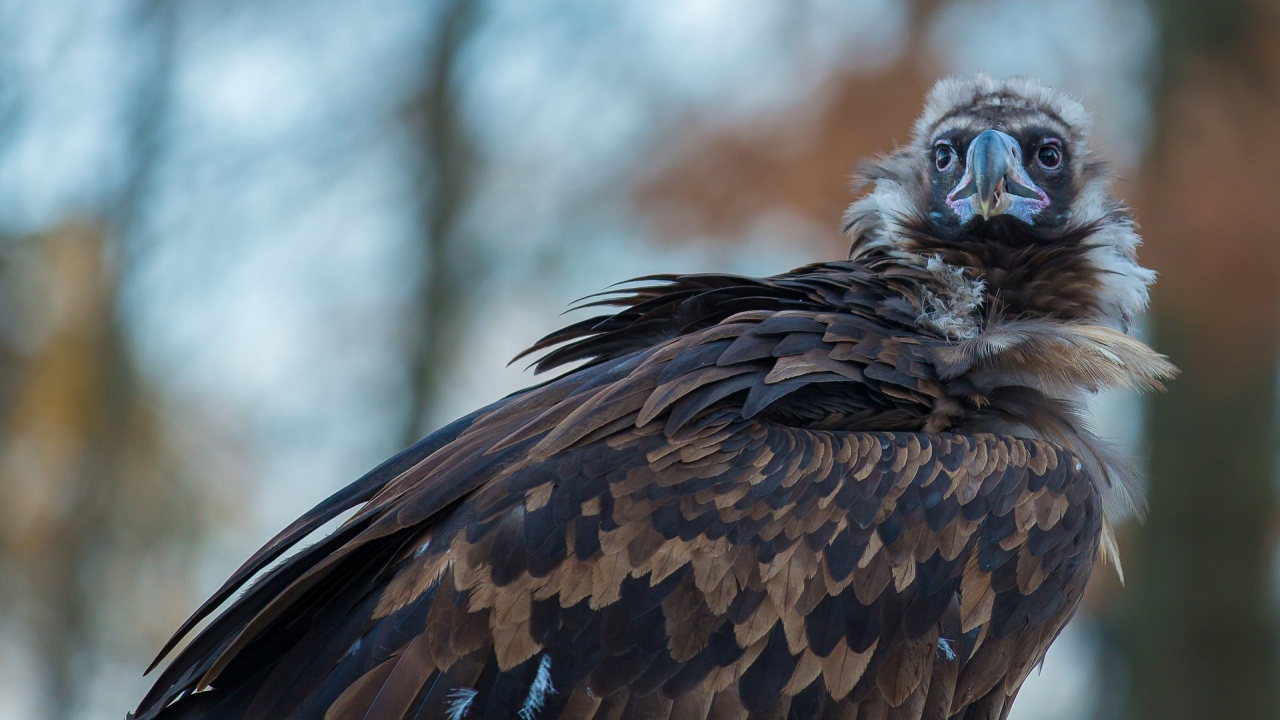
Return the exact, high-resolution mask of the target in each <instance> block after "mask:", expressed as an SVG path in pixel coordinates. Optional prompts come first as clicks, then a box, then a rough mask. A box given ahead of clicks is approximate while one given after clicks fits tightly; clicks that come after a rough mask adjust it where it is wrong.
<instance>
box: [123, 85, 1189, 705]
mask: <svg viewBox="0 0 1280 720" xmlns="http://www.w3.org/2000/svg"><path fill="white" fill-rule="evenodd" d="M1089 130H1090V119H1089V115H1088V114H1087V113H1086V111H1085V110H1084V108H1083V107H1082V106H1081V105H1080V103H1078V102H1077V101H1075V100H1074V99H1072V98H1070V97H1068V96H1066V95H1064V94H1061V93H1059V92H1057V91H1055V90H1052V89H1050V88H1048V87H1045V86H1044V85H1042V84H1040V83H1038V82H1036V81H1033V80H1029V79H1024V78H1011V79H997V78H992V77H989V76H986V75H979V76H976V77H969V78H959V79H957V78H952V79H946V80H943V81H941V82H939V83H938V84H937V85H936V86H935V87H934V88H933V90H932V91H931V92H930V93H929V95H928V97H927V99H926V102H925V107H924V111H923V114H922V115H921V116H920V118H919V120H918V121H917V122H916V123H915V125H914V128H913V129H912V134H911V139H910V142H909V143H908V144H906V145H904V146H901V147H900V148H898V149H897V150H895V151H894V152H892V153H891V154H888V155H886V156H883V157H880V158H879V159H877V160H875V161H873V162H871V163H869V164H868V165H866V166H865V167H864V168H863V169H862V170H861V171H860V177H861V178H862V179H863V180H864V181H865V182H864V185H863V188H864V194H863V195H862V197H860V198H859V199H857V200H856V201H855V202H854V203H853V205H852V206H851V207H850V208H849V210H848V211H847V213H846V215H845V217H844V223H843V226H844V229H845V231H846V233H847V235H848V236H849V239H850V242H851V251H850V253H849V259H847V260H842V261H835V262H824V263H818V264H813V265H808V266H806V267H801V268H799V269H796V270H793V271H791V272H787V273H783V274H780V275H775V276H772V277H764V278H753V277H740V276H736V275H720V274H696V275H663V276H652V277H647V278H641V279H639V280H638V281H634V282H633V283H632V284H631V285H627V286H623V287H622V289H617V290H614V291H610V292H606V293H605V294H603V295H599V296H594V297H593V298H591V299H590V300H591V301H590V302H588V303H587V305H588V306H591V307H596V308H602V310H597V311H596V312H599V313H601V314H599V315H598V316H596V317H591V318H590V319H586V320H583V321H581V322H577V323H575V324H572V325H569V326H567V327H565V328H564V329H562V330H559V331H557V332H554V333H552V334H551V335H549V336H547V337H546V338H544V339H542V340H541V341H540V342H538V343H537V344H536V345H535V346H534V347H533V348H531V349H530V350H529V351H527V352H531V353H537V354H538V356H539V357H540V359H539V360H538V361H537V363H536V367H537V369H538V370H539V371H545V370H551V369H557V368H559V369H560V374H559V375H558V376H557V377H555V378H554V379H551V380H548V381H546V382H544V383H542V384H540V385H536V386H534V387H532V388H529V389H527V390H523V391H521V392H517V393H515V394H513V395H511V396H509V397H506V398H504V399H502V400H499V401H498V402H496V403H494V404H492V405H490V406H488V407H485V408H483V409H481V410H478V411H476V412H474V413H472V414H470V415H467V416H466V417H463V418H461V419H459V420H457V421H455V422H453V423H452V424H450V425H448V426H446V427H444V428H442V429H440V430H438V431H436V432H434V433H432V434H430V435H428V436H427V437H425V438H423V439H422V440H420V441H418V442H417V443H416V444H414V445H413V446H411V447H409V448H408V449H406V450H404V451H402V452H401V453H400V454H398V455H396V456H394V457H392V458H391V459H389V460H387V461H386V462H385V463H383V464H382V465H380V466H378V467H377V468H375V469H374V470H372V471H370V472H369V473H368V474H367V475H365V476H364V477H362V478H360V479H359V480H357V481H356V482H354V483H353V484H351V485H350V486H348V487H346V488H345V489H343V490H340V491H339V492H337V493H336V494H334V495H333V496H332V497H330V498H328V499H327V500H325V501H323V502H321V503H320V504H319V505H317V506H316V507H314V508H312V509H311V510H310V511H308V512H307V513H306V514H304V515H303V516H302V517H301V518H299V519H298V520H296V521H295V522H294V523H293V524H292V525H290V526H288V527H287V528H285V529H284V530H282V531H281V532H280V533H279V534H278V535H277V536H276V537H275V538H274V539H272V540H271V541H270V542H269V543H267V544H266V546H264V547H263V548H262V549H260V550H258V551H257V553H256V554H254V555H253V556H252V557H251V558H249V559H248V560H247V561H246V562H245V563H244V564H243V565H242V566H241V567H240V568H239V569H238V570H236V571H235V573H234V574H233V575H232V576H231V577H230V579H228V580H227V581H226V583H225V584H224V585H223V586H222V587H221V589H219V590H218V591H217V592H216V593H215V594H214V595H213V596H212V597H211V598H209V599H208V601H206V602H205V603H204V604H203V605H202V606H200V608H199V609H197V610H196V611H195V613H194V614H193V615H192V616H191V618H190V619H189V620H187V622H186V623H184V624H183V625H182V626H181V627H180V628H178V630H177V633H176V634H175V636H174V638H173V639H172V640H170V641H169V643H168V644H167V645H166V646H165V647H164V648H163V650H162V651H161V653H160V658H158V659H157V661H156V663H157V664H158V663H159V662H160V661H161V659H163V658H166V657H168V658H170V659H169V660H168V663H167V665H166V666H165V667H164V669H163V671H162V672H160V673H159V674H158V675H157V677H156V679H155V683H154V686H153V687H152V688H151V690H150V692H149V693H148V694H147V695H146V696H145V698H143V700H142V701H141V703H140V705H139V706H138V708H137V709H136V711H135V712H134V713H133V714H131V715H130V717H133V718H137V719H138V720H180V719H194V718H206V719H213V720H224V719H232V718H235V719H237V720H241V719H245V720H248V719H253V720H267V719H275V718H294V719H298V720H399V719H405V720H414V719H418V720H432V719H440V720H492V719H495V718H516V719H519V720H556V719H559V718H563V719H579V718H581V719H584V720H585V719H587V718H595V719H599V720H604V719H606V718H608V719H623V720H639V719H653V720H658V719H661V720H743V719H746V718H776V719H779V720H781V719H784V718H793V719H795V720H803V719H814V720H817V719H819V718H822V719H828V718H829V719H832V720H834V719H836V718H845V719H848V720H854V719H857V720H872V719H875V720H894V719H898V720H926V719H927V720H934V719H944V718H951V719H963V720H997V719H1000V718H1005V717H1007V716H1008V715H1009V712H1010V708H1011V707H1012V703H1013V701H1014V698H1015V696H1016V695H1017V694H1018V690H1019V688H1020V686H1021V685H1022V684H1023V681H1024V680H1025V679H1026V677H1027V675H1028V673H1029V672H1030V671H1031V670H1032V669H1033V668H1034V667H1036V666H1037V665H1038V664H1039V663H1040V662H1041V661H1042V660H1043V659H1044V656H1045V652H1046V650H1047V649H1048V647H1049V645H1050V643H1052V642H1053V641H1054V639H1055V638H1056V637H1057V636H1058V634H1059V633H1060V632H1061V631H1062V629H1063V627H1064V626H1065V625H1066V623H1067V622H1068V620H1069V619H1070V618H1071V616H1072V614H1073V613H1074V612H1075V610H1076V608H1077V606H1078V605H1079V604H1080V600H1081V596H1082V594H1083V593H1084V589H1085V584H1086V582H1087V581H1088V579H1089V576H1090V573H1091V572H1092V570H1093V568H1094V565H1095V563H1097V562H1098V561H1099V559H1104V560H1107V559H1111V560H1114V559H1115V553H1116V550H1115V543H1114V539H1113V538H1114V535H1113V525H1114V523H1116V522H1117V521H1118V520H1120V519H1123V518H1124V517H1125V516H1126V515H1127V514H1130V513H1134V512H1141V506H1142V499H1141V493H1140V490H1139V486H1138V483H1137V482H1136V480H1137V478H1136V474H1135V471H1134V469H1133V466H1132V465H1131V463H1130V462H1128V461H1127V460H1126V459H1125V457H1124V454H1123V453H1122V452H1120V451H1119V450H1117V449H1116V448H1115V447H1113V446H1112V445H1110V444H1108V443H1107V442H1106V441H1105V440H1103V439H1101V438H1100V437H1099V436H1097V435H1095V434H1094V433H1093V432H1091V430H1090V429H1089V427H1088V423H1087V421H1086V413H1087V408H1088V403H1089V401H1090V399H1091V398H1092V397H1093V396H1094V394H1095V393H1096V392H1097V391H1100V390H1102V389H1105V388H1112V387H1131V388H1138V389H1159V388H1160V387H1161V382H1162V381H1163V380H1165V379H1168V378H1170V377H1172V375H1173V374H1174V373H1175V372H1176V370H1175V368H1174V367H1173V366H1172V365H1171V364H1170V363H1169V362H1167V360H1166V359H1165V358H1164V357H1163V356H1161V355H1159V354H1157V353H1155V352H1154V351H1153V350H1152V349H1150V348H1149V347H1147V346H1146V345H1144V344H1143V343H1141V342H1139V341H1138V340H1136V339H1134V338H1133V337H1131V336H1130V334H1129V330H1130V327H1131V324H1132V322H1133V321H1134V319H1135V318H1136V317H1137V316H1138V315H1139V314H1140V313H1141V312H1142V311H1143V310H1144V309H1145V307H1146V305H1147V288H1148V286H1149V285H1150V283H1151V282H1152V281H1153V279H1154V277H1155V275H1154V273H1153V272H1152V271H1150V270H1148V269H1145V268H1143V267H1142V266H1141V265H1139V264H1138V261H1137V257H1136V250H1137V247H1138V245H1139V243H1140V238H1139V235H1138V233H1137V227H1136V225H1135V221H1134V219H1133V216H1132V214H1131V212H1130V211H1129V209H1128V208H1127V207H1126V206H1125V205H1124V204H1123V203H1122V202H1121V201H1119V200H1118V199H1117V198H1116V197H1115V196H1114V195H1113V194H1112V192H1111V189H1110V176H1109V172H1108V169H1107V166H1106V164H1105V163H1104V162H1102V161H1101V160H1100V159H1099V158H1098V156H1097V155H1095V154H1094V152H1093V151H1091V149H1090V147H1089V144H1088V143H1089V138H1088V136H1089ZM307 543H310V544H307ZM202 623H204V624H203V625H202ZM153 667H154V665H153Z"/></svg>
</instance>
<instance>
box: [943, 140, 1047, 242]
mask: <svg viewBox="0 0 1280 720" xmlns="http://www.w3.org/2000/svg"><path fill="white" fill-rule="evenodd" d="M946 203H947V207H949V208H951V210H952V211H953V212H954V213H955V214H956V216H957V218H958V219H959V221H960V223H961V224H964V223H967V222H968V221H969V220H970V219H971V218H973V217H974V216H975V215H980V216H981V217H982V219H983V220H989V219H991V218H992V217H995V216H997V215H1008V216H1012V217H1016V218H1018V219H1019V220H1021V221H1023V222H1025V223H1027V224H1029V225H1030V224H1034V223H1035V220H1036V216H1037V215H1038V214H1039V213H1040V211H1041V210H1043V209H1045V208H1046V207H1048V206H1049V196H1048V195H1046V194H1045V192H1044V191H1043V190H1041V189H1040V188H1039V187H1038V186H1037V185H1036V183H1035V181H1033V180H1032V179H1031V177H1030V176H1029V175H1028V174H1027V170H1026V167H1025V166H1024V165H1023V158H1022V148H1021V147H1019V145H1018V141H1017V140H1015V139H1014V138H1013V137H1012V136H1010V135H1008V134H1006V133H1003V132H1000V131H999V130H984V131H982V132H981V133H979V134H978V136H977V137H975V138H974V139H973V141H972V142H970V143H969V150H968V153H967V154H966V157H965V168H964V175H963V176H962V177H961V178H960V182H959V183H957V184H956V186H955V188H954V189H952V190H951V192H950V193H949V194H948V195H947V200H946Z"/></svg>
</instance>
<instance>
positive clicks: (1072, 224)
mask: <svg viewBox="0 0 1280 720" xmlns="http://www.w3.org/2000/svg"><path fill="white" fill-rule="evenodd" d="M1090 126H1091V121H1090V117H1089V114H1088V113H1087V112H1086V111H1085V109H1084V107H1083V106H1081V104H1080V103H1079V102H1077V101H1076V100H1074V99H1072V98H1071V97H1069V96H1067V95H1065V94H1063V93H1060V92H1057V91H1055V90H1052V89H1050V88H1048V87H1045V86H1044V85H1041V84H1040V83H1038V82H1036V81H1034V80H1028V79H1024V78H1011V79H996V78H992V77H990V76H987V75H977V76H974V77H970V78H963V79H956V78H952V79H947V80H943V81H941V82H939V83H938V84H937V85H936V86H935V87H934V88H933V90H932V92H930V93H929V96H928V98H927V100H926V103H925V108H924V112H923V114H922V115H921V116H920V119H919V120H917V121H916V124H915V127H914V128H913V132H912V137H911V142H910V143H909V144H907V145H906V146H903V147H900V148H899V149H898V150H896V151H895V152H893V153H892V154H890V155H888V156H885V157H882V158H880V159H879V160H878V161H877V162H874V163H872V164H871V165H869V166H867V167H865V168H863V169H862V171H861V172H860V173H859V174H860V176H861V177H862V178H863V179H864V180H865V181H866V182H868V183H870V184H871V186H872V187H871V191H870V192H869V193H868V194H867V195H866V196H865V197H863V198H862V199H861V200H859V201H858V202H856V203H854V204H853V206H852V207H850V208H849V211H848V212H847V213H846V216H845V229H846V231H847V232H848V233H849V235H850V236H851V238H852V243H853V247H852V255H853V257H855V258H856V257H860V256H863V255H868V254H872V255H874V254H876V253H889V254H896V255H899V256H901V255H902V254H910V255H915V256H917V257H919V258H922V259H924V260H925V261H927V260H929V259H932V258H938V259H939V260H941V261H942V262H944V263H946V264H947V266H948V267H959V268H962V269H963V271H964V272H965V273H966V275H967V276H968V277H969V278H970V279H971V280H972V281H975V282H981V283H983V290H984V292H985V295H986V298H985V299H986V305H987V308H986V311H987V312H989V313H1002V314H1004V315H1006V316H1011V315H1017V316H1023V317H1026V316H1033V317H1034V316H1038V315H1043V316H1052V317H1055V318H1057V319H1063V320H1069V321H1071V320H1078V321H1084V322H1090V323H1096V324H1102V325H1107V326H1110V327H1113V328H1116V329H1119V330H1122V331H1127V330H1128V329H1129V325H1130V322H1131V320H1132V318H1133V317H1134V316H1135V315H1137V314H1139V313H1141V312H1142V311H1143V310H1144V309H1145V307H1146V304H1147V286H1148V285H1149V284H1150V283H1151V282H1152V281H1153V280H1154V279H1155V273H1153V272H1152V271H1150V270H1148V269H1146V268H1143V267H1141V266H1140V265H1138V263H1137V259H1136V250H1137V247H1138V245H1139V244H1140V243H1141V239H1140V238H1139V237H1138V235H1137V233H1136V230H1135V225H1134V221H1133V218H1132V215H1131V214H1130V212H1129V209H1128V208H1127V207H1126V206H1125V205H1124V204H1123V203H1122V202H1120V201H1119V200H1117V199H1116V198H1115V197H1114V196H1113V195H1112V193H1111V187H1110V186H1111V182H1110V181H1111V176H1110V173H1109V171H1108V168H1107V166H1106V164H1105V163H1103V162H1102V161H1101V160H1099V158H1098V157H1097V156H1095V155H1094V153H1093V151H1092V150H1091V149H1090V147H1089V131H1090Z"/></svg>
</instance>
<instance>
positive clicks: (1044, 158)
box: [1036, 140, 1062, 170]
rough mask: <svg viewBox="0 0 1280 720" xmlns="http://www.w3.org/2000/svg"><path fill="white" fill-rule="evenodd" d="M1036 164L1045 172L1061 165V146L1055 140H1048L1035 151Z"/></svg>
mask: <svg viewBox="0 0 1280 720" xmlns="http://www.w3.org/2000/svg"><path fill="white" fill-rule="evenodd" d="M1036 162H1038V163H1040V167H1042V168H1044V169H1046V170H1053V169H1054V168H1056V167H1058V166H1059V165H1061V164H1062V146H1061V145H1059V144H1058V141H1057V140H1050V141H1048V142H1046V143H1045V144H1043V145H1041V146H1040V149H1039V150H1037V151H1036Z"/></svg>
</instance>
